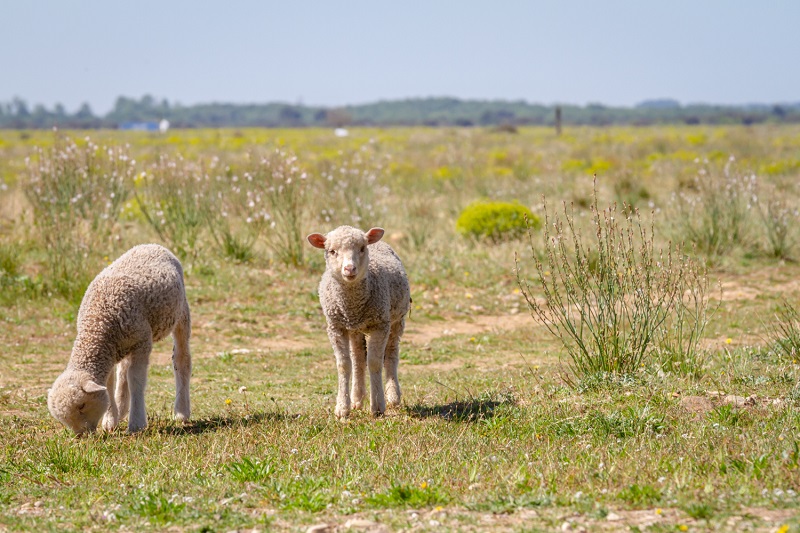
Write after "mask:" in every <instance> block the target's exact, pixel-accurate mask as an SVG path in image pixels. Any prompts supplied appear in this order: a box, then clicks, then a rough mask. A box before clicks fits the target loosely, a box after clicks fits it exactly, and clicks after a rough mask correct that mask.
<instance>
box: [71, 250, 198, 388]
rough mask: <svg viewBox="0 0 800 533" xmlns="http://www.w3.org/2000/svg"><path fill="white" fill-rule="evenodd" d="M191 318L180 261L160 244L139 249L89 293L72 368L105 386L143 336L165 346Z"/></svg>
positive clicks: (119, 261)
mask: <svg viewBox="0 0 800 533" xmlns="http://www.w3.org/2000/svg"><path fill="white" fill-rule="evenodd" d="M188 314H189V306H188V304H187V303H186V293H185V288H184V283H183V268H182V266H181V263H180V261H178V258H177V257H175V256H174V255H173V254H172V252H170V251H169V250H167V249H166V248H164V247H163V246H160V245H158V244H141V245H139V246H134V247H133V248H131V249H130V250H128V251H127V252H126V253H125V254H123V255H122V256H120V257H119V258H118V259H117V260H116V261H114V262H113V263H111V264H110V265H109V266H107V267H106V268H105V269H104V270H103V271H102V272H100V274H98V275H97V277H96V278H95V279H94V280H93V281H92V282H91V283H90V284H89V288H88V289H86V294H84V296H83V300H82V301H81V306H80V309H79V310H78V336H77V337H76V338H75V344H74V345H73V348H72V355H71V356H70V360H69V364H68V366H67V368H74V369H79V370H85V371H86V372H88V373H89V374H90V375H91V376H92V377H94V378H97V379H98V382H99V383H105V380H106V378H107V377H108V374H109V372H110V371H111V369H112V368H113V366H114V365H115V364H116V363H118V362H119V361H120V360H121V359H122V358H124V357H125V356H126V355H128V353H129V351H130V348H132V347H133V346H135V345H136V344H138V343H139V342H141V341H142V340H143V337H148V336H150V335H152V341H153V342H157V341H160V340H161V339H163V338H165V337H166V336H167V335H169V334H170V333H171V332H172V330H173V329H174V328H175V325H176V324H177V323H178V321H179V320H182V319H184V318H185V316H186V315H188Z"/></svg>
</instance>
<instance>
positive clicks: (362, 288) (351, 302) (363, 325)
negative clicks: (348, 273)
mask: <svg viewBox="0 0 800 533" xmlns="http://www.w3.org/2000/svg"><path fill="white" fill-rule="evenodd" d="M363 234H364V232H362V231H361V230H358V229H356V228H351V227H350V226H341V227H339V228H337V229H335V230H334V231H332V232H330V233H328V234H327V235H326V241H325V245H326V246H325V247H326V249H331V248H333V249H339V248H343V247H347V246H350V247H353V246H357V245H358V244H360V243H361V241H363V239H364V238H363ZM327 256H328V253H327V251H326V260H327V259H328V257H327ZM368 268H369V272H368V275H366V276H364V277H363V278H362V279H361V280H360V281H358V282H356V283H348V284H344V283H342V282H341V281H340V280H339V279H337V276H336V270H335V269H331V268H328V269H327V270H325V273H324V274H323V275H322V280H321V281H320V283H319V300H320V304H321V305H322V312H323V313H325V317H326V318H327V320H328V328H330V327H331V326H333V327H337V326H338V327H343V328H345V329H347V330H349V331H358V332H361V333H366V332H367V331H369V330H370V329H374V328H375V327H376V326H379V325H381V324H389V323H394V322H397V321H399V320H401V319H402V318H403V317H405V315H406V314H408V311H409V308H410V305H411V298H410V290H409V286H408V277H407V276H406V272H405V270H404V269H403V263H402V261H401V260H400V257H399V256H398V255H397V254H396V253H395V251H394V250H393V249H392V247H391V246H389V245H388V244H386V243H385V242H383V241H378V242H376V243H375V244H371V245H370V246H369V267H368Z"/></svg>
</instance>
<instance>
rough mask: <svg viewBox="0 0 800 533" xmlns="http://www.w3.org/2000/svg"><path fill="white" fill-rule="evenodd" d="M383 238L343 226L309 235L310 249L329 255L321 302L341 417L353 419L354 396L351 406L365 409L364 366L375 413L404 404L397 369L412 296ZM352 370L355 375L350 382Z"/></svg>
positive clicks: (377, 232) (397, 260) (379, 232)
mask: <svg viewBox="0 0 800 533" xmlns="http://www.w3.org/2000/svg"><path fill="white" fill-rule="evenodd" d="M383 233H384V231H383V229H381V228H372V229H371V230H369V231H367V232H366V233H365V232H363V231H361V230H360V229H356V228H353V227H350V226H340V227H338V228H336V229H335V230H333V231H331V232H330V233H328V234H327V235H322V234H319V233H312V234H311V235H309V236H308V242H310V243H311V245H312V246H314V247H316V248H322V249H324V250H325V263H326V265H327V269H326V270H325V273H324V274H323V275H322V281H320V284H319V300H320V303H321V304H322V311H323V313H325V318H326V319H327V321H328V338H330V341H331V345H333V353H334V355H335V356H336V368H337V370H338V372H339V390H338V394H337V396H336V410H335V411H334V412H335V413H336V416H337V417H339V418H347V416H348V415H349V414H350V405H351V396H352V405H353V407H354V408H356V409H358V408H360V407H361V402H362V401H363V399H364V367H365V366H367V367H368V368H369V382H370V396H369V399H370V408H371V410H372V414H373V415H375V416H379V415H382V414H383V413H384V412H385V411H386V402H387V401H388V403H389V405H391V406H397V405H400V383H399V382H398V381H397V365H398V363H399V359H400V350H399V348H400V337H401V336H402V335H403V329H404V328H405V318H406V314H407V313H408V310H409V308H410V306H411V294H410V291H409V287H408V277H406V272H405V270H404V269H403V263H402V262H401V261H400V258H399V257H398V256H397V254H396V253H395V252H394V250H392V248H391V246H389V245H388V244H386V243H385V242H379V241H380V239H381V237H383ZM384 368H385V369H386V396H385V398H384V390H383V382H382V376H381V373H382V370H383V369H384ZM351 370H352V371H354V374H355V375H354V376H353V379H352V381H351V379H350V378H351ZM348 387H351V389H350V391H349V392H348Z"/></svg>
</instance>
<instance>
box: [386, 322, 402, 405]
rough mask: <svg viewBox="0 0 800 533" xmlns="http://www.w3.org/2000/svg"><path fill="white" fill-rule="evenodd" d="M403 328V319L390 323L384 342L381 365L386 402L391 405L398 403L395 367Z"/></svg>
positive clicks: (398, 359)
mask: <svg viewBox="0 0 800 533" xmlns="http://www.w3.org/2000/svg"><path fill="white" fill-rule="evenodd" d="M404 329H405V319H403V320H401V321H400V322H396V323H394V324H392V330H391V332H390V333H389V341H388V342H387V343H386V355H385V357H384V359H383V367H384V369H385V370H386V403H387V404H388V405H390V406H392V407H397V406H399V405H400V381H399V380H398V379H397V367H398V365H399V364H400V337H401V336H402V335H403V330H404Z"/></svg>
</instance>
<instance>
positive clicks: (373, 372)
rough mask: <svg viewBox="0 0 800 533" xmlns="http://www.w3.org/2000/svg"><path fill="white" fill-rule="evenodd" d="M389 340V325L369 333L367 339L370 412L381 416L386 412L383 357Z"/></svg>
mask: <svg viewBox="0 0 800 533" xmlns="http://www.w3.org/2000/svg"><path fill="white" fill-rule="evenodd" d="M388 340H389V327H388V326H387V327H386V328H384V329H381V330H374V331H371V332H370V333H369V340H368V341H367V367H368V368H369V406H370V409H371V410H372V414H373V415H375V416H381V415H382V414H383V413H385V412H386V398H385V397H384V394H383V376H382V371H383V358H384V354H385V353H386V343H387V342H388Z"/></svg>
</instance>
